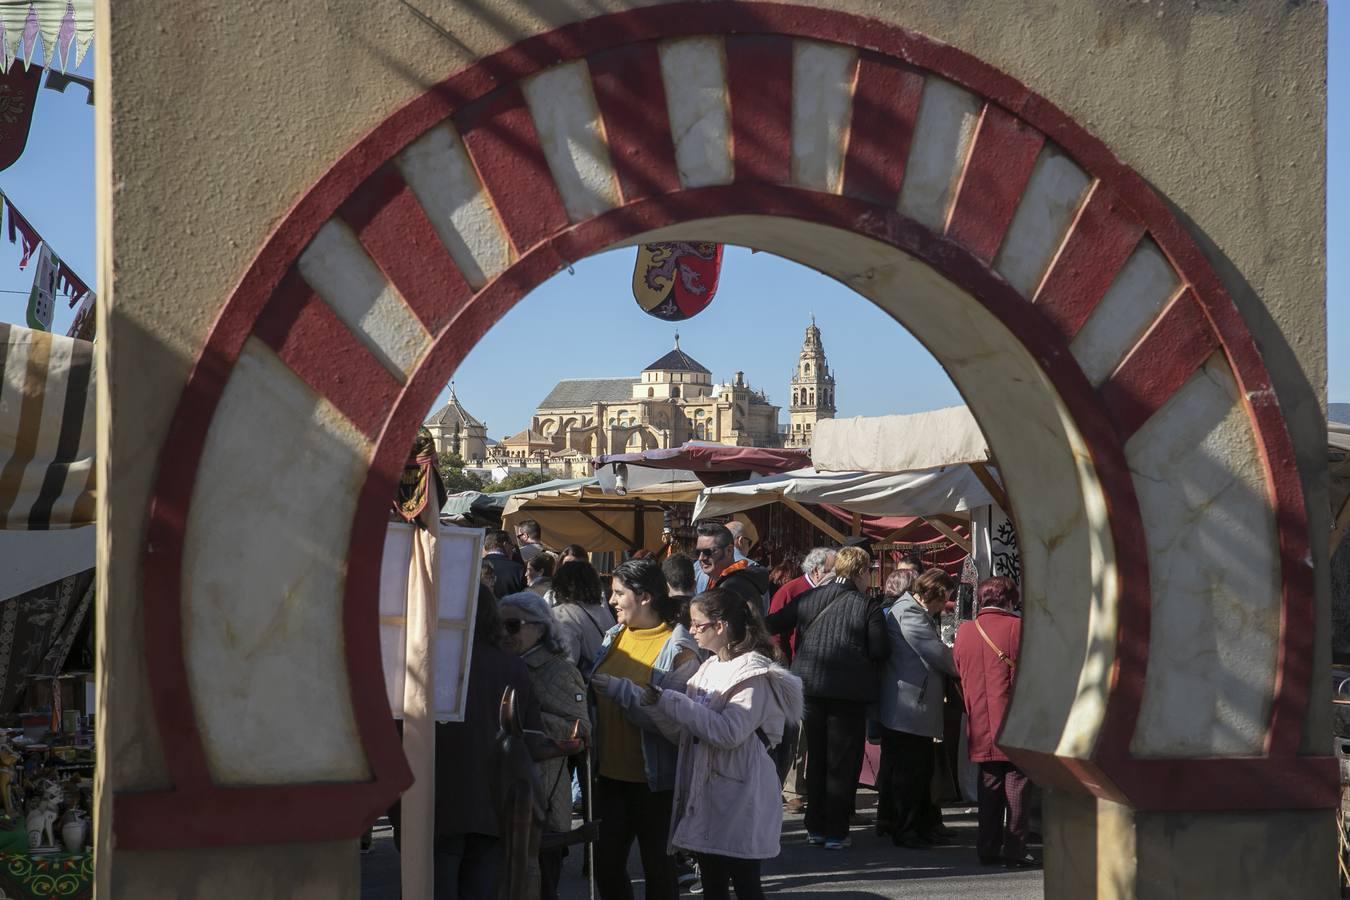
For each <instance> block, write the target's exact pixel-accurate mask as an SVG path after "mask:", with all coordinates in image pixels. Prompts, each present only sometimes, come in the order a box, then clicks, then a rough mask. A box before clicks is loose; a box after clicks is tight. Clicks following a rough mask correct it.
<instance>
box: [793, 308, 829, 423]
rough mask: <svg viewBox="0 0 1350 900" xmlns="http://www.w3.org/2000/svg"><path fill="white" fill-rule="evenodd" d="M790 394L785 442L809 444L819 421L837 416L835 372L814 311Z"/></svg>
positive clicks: (798, 359) (803, 342)
mask: <svg viewBox="0 0 1350 900" xmlns="http://www.w3.org/2000/svg"><path fill="white" fill-rule="evenodd" d="M789 394H790V405H789V406H788V434H787V440H786V441H785V442H784V446H786V447H809V446H811V437H812V434H813V433H814V431H815V425H816V423H817V422H818V421H820V420H821V419H833V418H834V373H833V372H831V371H830V367H829V363H828V362H826V360H825V345H824V344H822V343H821V340H820V329H819V328H817V327H816V317H815V316H814V315H813V316H812V317H811V324H810V325H808V326H807V328H806V337H805V339H804V340H803V341H802V352H801V354H800V355H799V356H798V358H797V369H796V371H795V372H794V373H793V375H792V384H791V385H790V389H789Z"/></svg>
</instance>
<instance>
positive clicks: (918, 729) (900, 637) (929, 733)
mask: <svg viewBox="0 0 1350 900" xmlns="http://www.w3.org/2000/svg"><path fill="white" fill-rule="evenodd" d="M886 635H887V637H889V638H890V643H891V655H890V657H889V658H887V660H886V668H885V670H884V671H883V673H882V676H881V714H880V719H881V724H882V725H884V726H886V727H887V728H889V729H891V730H892V731H904V732H907V733H909V734H919V735H923V736H925V737H941V736H942V700H943V693H944V690H943V689H944V688H945V686H946V681H945V679H944V676H946V675H950V676H952V677H953V678H955V677H956V664H955V663H954V662H953V661H952V651H951V648H950V647H948V646H947V645H946V644H944V643H942V638H941V637H939V636H938V630H937V626H936V625H934V624H933V619H932V617H931V616H929V615H928V612H927V610H925V609H924V608H923V606H921V605H920V604H919V601H917V600H915V599H914V597H913V596H911V595H909V594H905V595H904V596H903V597H901V598H900V599H899V600H896V601H895V605H893V606H892V607H891V608H890V611H889V612H888V613H887V614H886Z"/></svg>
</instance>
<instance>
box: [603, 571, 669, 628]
mask: <svg viewBox="0 0 1350 900" xmlns="http://www.w3.org/2000/svg"><path fill="white" fill-rule="evenodd" d="M612 575H613V578H614V580H615V581H617V582H619V583H620V584H622V585H623V586H624V587H626V588H628V589H629V590H630V591H632V592H633V593H635V594H650V595H651V598H652V610H653V611H654V612H655V613H656V615H657V616H658V617H659V618H660V619H661V621H662V622H665V623H666V624H667V625H670V624H673V623H674V622H676V621H678V620H679V616H680V604H679V602H678V601H674V600H671V599H670V594H669V592H668V591H667V590H666V576H665V575H664V574H662V572H661V566H660V564H658V563H657V561H656V560H654V559H650V558H643V559H630V560H628V562H626V563H621V564H619V565H618V566H615V567H614V572H613V573H612Z"/></svg>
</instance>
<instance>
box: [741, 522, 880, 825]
mask: <svg viewBox="0 0 1350 900" xmlns="http://www.w3.org/2000/svg"><path fill="white" fill-rule="evenodd" d="M871 567H872V558H871V557H870V556H869V555H868V554H867V551H866V550H863V549H861V548H859V547H845V548H843V549H842V550H840V551H839V554H838V555H837V556H836V557H835V561H834V575H835V577H834V578H833V579H832V580H830V581H827V582H825V583H824V584H822V585H820V586H819V587H816V588H812V589H811V590H809V591H807V592H805V593H803V594H801V595H799V596H798V597H796V598H794V599H793V600H792V601H791V602H790V603H788V605H787V606H784V607H783V608H782V609H780V610H779V611H778V612H776V613H774V614H773V615H771V616H769V617H768V619H767V623H768V626H769V630H770V631H771V632H774V633H775V634H789V633H791V632H792V631H794V630H795V631H796V633H797V640H796V647H797V649H796V652H795V654H794V656H793V658H792V671H793V673H794V674H796V675H797V677H799V678H800V679H801V680H802V690H803V693H804V694H805V695H806V704H805V712H804V716H803V729H802V730H803V733H804V735H805V738H806V758H807V767H806V834H807V840H808V842H810V843H812V844H815V845H823V846H824V847H825V848H826V849H827V850H842V849H844V848H845V847H847V846H849V844H850V843H851V842H850V840H849V837H848V826H849V813H850V812H851V807H852V803H853V789H854V787H855V785H856V784H857V781H858V772H859V771H860V770H861V769H862V760H863V743H864V738H865V734H866V717H867V716H866V709H867V704H868V703H870V702H872V701H873V700H875V699H876V698H877V688H878V677H879V673H880V666H881V664H882V663H883V662H885V660H886V657H887V656H888V655H890V649H891V648H890V641H889V639H888V637H887V634H886V619H885V614H884V612H883V611H882V608H881V603H880V601H879V600H874V599H871V598H869V597H868V596H867V594H866V593H864V591H865V590H866V589H867V586H868V581H869V579H870V576H871Z"/></svg>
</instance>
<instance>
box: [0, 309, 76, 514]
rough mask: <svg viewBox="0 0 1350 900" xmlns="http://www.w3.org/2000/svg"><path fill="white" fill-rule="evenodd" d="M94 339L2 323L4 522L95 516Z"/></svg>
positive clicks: (0, 508)
mask: <svg viewBox="0 0 1350 900" xmlns="http://www.w3.org/2000/svg"><path fill="white" fill-rule="evenodd" d="M93 358H94V345H93V344H92V343H90V342H89V341H81V340H76V339H75V338H68V337H62V336H61V335H54V334H49V333H47V332H45V331H35V330H33V329H30V328H23V327H21V326H18V325H4V324H0V371H2V372H3V375H0V458H2V459H3V464H0V528H4V529H20V530H23V529H28V530H33V531H44V530H48V529H53V528H71V527H75V526H79V525H88V524H91V523H92V522H93V521H94V406H95V404H94V383H93Z"/></svg>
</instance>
